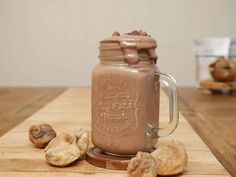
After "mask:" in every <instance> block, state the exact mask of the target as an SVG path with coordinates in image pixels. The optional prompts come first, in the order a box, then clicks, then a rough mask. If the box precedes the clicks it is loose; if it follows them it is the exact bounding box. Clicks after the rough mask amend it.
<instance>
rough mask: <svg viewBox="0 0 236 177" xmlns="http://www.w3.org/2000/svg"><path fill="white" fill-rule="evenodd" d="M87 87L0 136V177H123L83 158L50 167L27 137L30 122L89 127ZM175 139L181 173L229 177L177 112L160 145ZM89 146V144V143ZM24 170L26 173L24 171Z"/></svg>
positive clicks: (62, 128) (164, 110) (164, 114)
mask: <svg viewBox="0 0 236 177" xmlns="http://www.w3.org/2000/svg"><path fill="white" fill-rule="evenodd" d="M90 94H91V93H90V89H86V88H84V89H82V88H81V89H79V88H71V89H68V90H67V91H65V92H64V93H63V94H62V95H60V96H59V97H57V98H56V99H55V100H53V101H52V102H50V103H49V104H47V105H46V106H45V107H43V108H42V109H41V110H39V111H38V112H36V113H35V114H33V115H32V116H30V117H29V118H28V119H26V120H25V121H24V122H22V123H21V124H19V125H18V126H16V127H15V128H13V129H12V130H11V131H8V132H7V133H6V134H4V135H3V136H2V137H0V177H3V176H4V177H5V176H17V177H20V176H24V177H25V176H34V177H37V176H71V177H74V176H81V177H83V176H104V177H106V176H107V177H108V176H109V177H110V176H117V177H118V176H126V172H125V171H117V170H107V169H103V168H98V167H95V166H93V165H91V164H89V163H88V162H86V161H85V160H83V161H77V162H75V163H73V164H72V165H70V166H68V167H66V168H57V167H53V166H51V165H49V164H47V162H46V161H45V159H44V152H43V149H37V148H34V146H33V145H32V144H31V143H30V142H29V140H28V129H29V127H30V126H31V125H32V124H38V123H49V124H51V125H52V126H53V127H54V128H55V130H56V131H57V132H58V133H61V132H71V133H73V132H74V131H75V130H76V129H78V128H81V127H83V128H90V125H91V112H90V102H91V100H90ZM160 117H161V124H162V125H163V124H166V123H167V122H168V120H167V119H168V99H167V97H166V96H165V94H164V93H161V105H160ZM172 139H177V140H180V141H182V142H183V143H184V145H185V146H186V149H187V152H188V157H189V162H188V166H187V168H186V170H185V172H184V174H182V175H181V176H189V177H195V176H200V177H203V176H209V177H213V176H214V177H219V176H229V174H228V172H227V171H226V170H225V168H224V167H223V166H222V165H221V164H220V163H219V161H218V160H217V159H216V158H215V156H214V155H213V154H212V153H211V151H210V150H209V149H208V147H207V146H206V144H205V143H204V142H203V141H202V140H201V138H200V137H199V136H198V135H197V134H196V132H195V131H194V130H193V129H192V128H191V126H190V125H189V124H188V122H187V121H186V120H185V118H184V117H183V116H182V114H180V122H179V126H178V127H177V129H176V131H175V132H174V133H173V134H172V135H170V136H168V137H166V138H162V139H160V140H159V142H158V143H159V144H161V143H163V142H166V141H169V140H172ZM90 146H92V144H91V143H90ZM26 172H27V173H26Z"/></svg>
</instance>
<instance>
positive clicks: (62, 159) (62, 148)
mask: <svg viewBox="0 0 236 177" xmlns="http://www.w3.org/2000/svg"><path fill="white" fill-rule="evenodd" d="M79 157H80V149H79V148H78V146H77V144H76V140H75V138H74V137H72V136H71V135H69V134H67V133H63V134H60V135H58V136H57V137H55V138H54V139H53V140H52V141H51V142H50V143H49V144H48V145H47V147H46V148H45V158H46V160H47V162H48V163H50V164H52V165H55V166H67V165H69V164H70V163H72V162H74V161H75V160H77V159H78V158H79Z"/></svg>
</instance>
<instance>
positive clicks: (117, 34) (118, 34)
mask: <svg viewBox="0 0 236 177" xmlns="http://www.w3.org/2000/svg"><path fill="white" fill-rule="evenodd" d="M112 36H120V33H119V32H118V31H115V32H114V33H113V34H112Z"/></svg>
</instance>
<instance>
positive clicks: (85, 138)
mask: <svg viewBox="0 0 236 177" xmlns="http://www.w3.org/2000/svg"><path fill="white" fill-rule="evenodd" d="M75 138H76V144H77V145H78V148H79V150H80V158H83V157H84V155H85V154H86V152H87V150H88V145H89V131H88V130H86V129H83V128H81V129H80V130H79V131H78V132H77V133H76V134H75Z"/></svg>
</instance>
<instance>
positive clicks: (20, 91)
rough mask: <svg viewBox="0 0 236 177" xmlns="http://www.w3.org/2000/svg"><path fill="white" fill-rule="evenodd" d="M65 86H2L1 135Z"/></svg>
mask: <svg viewBox="0 0 236 177" xmlns="http://www.w3.org/2000/svg"><path fill="white" fill-rule="evenodd" d="M64 90H65V89H64V88H32V87H30V88H23V87H20V88H19V87H14V88H3V87H1V88H0V136H1V135H3V134H4V133H5V132H7V131H8V130H10V129H11V128H13V127H15V126H16V125H18V124H19V123H21V122H22V121H24V120H25V119H26V118H28V117H29V116H30V115H32V114H33V113H35V112H36V111H37V110H39V109H40V108H42V107H43V106H45V105H46V104H47V103H48V102H50V101H51V100H53V99H54V98H55V97H57V96H58V95H59V94H61V93H62V92H63V91H64Z"/></svg>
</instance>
